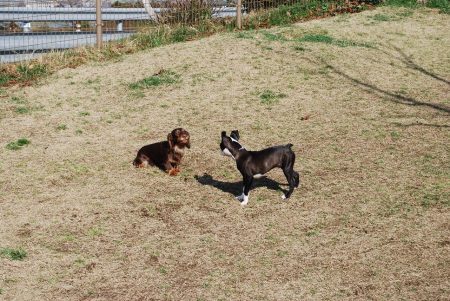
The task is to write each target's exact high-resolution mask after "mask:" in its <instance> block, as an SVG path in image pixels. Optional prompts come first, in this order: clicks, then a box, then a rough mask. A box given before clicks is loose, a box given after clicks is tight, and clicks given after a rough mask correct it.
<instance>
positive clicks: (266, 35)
mask: <svg viewBox="0 0 450 301" xmlns="http://www.w3.org/2000/svg"><path fill="white" fill-rule="evenodd" d="M261 33H262V35H263V36H264V38H265V39H266V40H268V41H282V42H284V41H287V39H286V38H285V37H284V36H283V35H282V34H277V33H271V32H268V31H262V32H261Z"/></svg>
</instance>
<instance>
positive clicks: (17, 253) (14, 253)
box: [0, 248, 27, 260]
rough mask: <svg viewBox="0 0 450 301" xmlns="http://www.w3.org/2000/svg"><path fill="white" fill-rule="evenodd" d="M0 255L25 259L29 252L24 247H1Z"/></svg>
mask: <svg viewBox="0 0 450 301" xmlns="http://www.w3.org/2000/svg"><path fill="white" fill-rule="evenodd" d="M0 256H2V257H6V258H8V259H10V260H23V259H24V258H25V257H27V252H26V251H25V250H24V249H22V248H19V249H11V248H1V249H0Z"/></svg>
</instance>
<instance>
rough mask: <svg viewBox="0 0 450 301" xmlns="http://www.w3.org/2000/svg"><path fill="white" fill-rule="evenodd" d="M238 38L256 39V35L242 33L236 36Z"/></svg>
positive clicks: (249, 32)
mask: <svg viewBox="0 0 450 301" xmlns="http://www.w3.org/2000/svg"><path fill="white" fill-rule="evenodd" d="M236 38H238V39H254V38H255V35H254V34H253V32H252V31H240V32H238V33H237V34H236Z"/></svg>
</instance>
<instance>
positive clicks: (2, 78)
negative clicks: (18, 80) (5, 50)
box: [0, 72, 13, 85]
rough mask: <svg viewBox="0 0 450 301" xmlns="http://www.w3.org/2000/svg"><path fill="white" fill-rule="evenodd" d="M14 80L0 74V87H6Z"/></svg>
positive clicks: (9, 76)
mask: <svg viewBox="0 0 450 301" xmlns="http://www.w3.org/2000/svg"><path fill="white" fill-rule="evenodd" d="M12 79H13V77H12V76H11V75H9V74H4V73H3V72H0V85H6V84H7V83H9V81H11V80H12Z"/></svg>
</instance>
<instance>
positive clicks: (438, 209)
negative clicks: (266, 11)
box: [0, 8, 450, 300]
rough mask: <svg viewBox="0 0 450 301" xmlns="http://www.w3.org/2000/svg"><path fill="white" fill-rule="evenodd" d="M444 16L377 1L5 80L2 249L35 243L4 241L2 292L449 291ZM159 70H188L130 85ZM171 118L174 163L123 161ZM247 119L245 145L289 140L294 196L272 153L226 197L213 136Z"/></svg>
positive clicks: (170, 296) (41, 296) (196, 295)
mask: <svg viewBox="0 0 450 301" xmlns="http://www.w3.org/2000/svg"><path fill="white" fill-rule="evenodd" d="M377 14H378V16H377ZM449 27H450V18H449V16H448V15H444V14H438V13H437V12H436V11H432V10H413V11H410V10H404V9H387V8H384V9H377V10H374V11H370V12H364V13H361V14H358V15H350V16H338V17H334V18H329V19H322V20H314V21H311V22H307V23H300V24H296V25H293V26H288V27H280V28H274V29H271V30H261V31H249V32H245V33H242V34H238V33H229V34H219V35H216V36H212V37H210V38H207V39H202V40H199V41H193V42H188V43H182V44H174V45H170V46H166V47H161V48H157V49H151V50H148V51H145V52H142V53H139V54H133V55H130V56H127V57H124V58H123V59H122V60H121V61H118V62H114V63H111V62H108V63H97V64H90V65H86V66H83V67H79V68H77V69H66V70H62V71H60V72H58V73H57V74H55V75H54V76H51V77H50V78H48V79H47V80H46V81H45V82H44V83H42V84H41V85H40V86H37V87H27V88H20V89H19V88H17V89H8V90H6V91H2V93H1V94H0V97H1V98H0V99H1V108H0V109H1V110H0V129H1V136H0V146H1V147H0V155H1V161H0V185H1V186H0V187H1V194H0V195H1V198H0V229H1V231H0V247H1V248H11V249H19V248H20V249H23V250H25V251H26V254H27V256H26V258H24V259H23V260H21V261H13V260H10V259H8V258H6V257H0V266H1V268H0V298H2V299H5V300H47V299H55V300H58V299H67V300H304V299H314V300H337V299H338V300H342V299H348V300H350V299H351V300H355V299H357V300H367V299H376V300H380V299H382V300H399V299H406V300H444V299H446V298H448V295H449V294H450V292H449V282H448V279H450V272H449V271H450V267H449V257H448V254H449V248H450V243H449V238H448V237H449V230H450V229H449V227H450V225H449V217H450V216H449V209H448V208H449V207H448V205H449V203H448V200H449V198H450V197H449V192H450V187H449V175H450V173H449V172H450V170H449V166H450V164H449V157H448V156H449V143H448V141H449V138H450V137H449V136H450V135H449V133H450V132H449V127H450V122H449V111H450V96H449V95H450V77H449V74H450V56H449V53H448V51H445V49H450V36H449V35H448V28H449ZM305 37H307V38H305ZM160 70H167V71H168V72H171V74H176V75H177V80H176V81H174V82H170V83H168V84H163V85H157V86H153V87H150V88H139V89H131V88H130V84H133V83H137V82H139V81H141V80H143V79H145V78H148V77H150V76H152V75H154V74H157V73H158V71H160ZM268 91H269V92H270V93H269V92H268ZM269 94H270V95H275V96H277V97H275V98H274V99H275V100H274V101H263V100H264V99H266V98H265V97H262V95H269ZM281 95H282V97H281ZM18 107H26V108H27V110H24V109H18ZM306 116H307V118H306ZM178 126H183V127H184V128H186V129H187V130H188V131H189V132H190V133H191V138H192V149H191V150H190V151H189V152H187V153H186V155H185V157H184V165H183V166H182V168H183V170H182V173H181V175H180V176H178V177H169V176H167V175H165V174H163V173H162V172H160V171H159V170H157V169H152V168H148V169H135V168H134V167H133V166H132V164H131V162H132V160H133V158H134V156H135V154H136V151H137V149H138V148H139V147H141V146H142V145H144V144H147V143H149V142H153V141H158V140H160V139H163V138H164V137H166V136H167V133H168V132H169V131H170V130H172V129H173V128H175V127H178ZM236 128H237V129H239V130H240V132H241V136H242V137H241V141H242V143H243V144H244V145H245V146H246V147H247V148H248V149H261V148H263V147H266V146H270V145H274V144H282V143H288V142H290V143H293V144H294V150H295V151H296V153H297V158H298V159H297V162H296V170H298V171H299V172H300V175H301V181H302V185H301V186H300V188H299V189H297V190H296V191H295V192H294V194H293V195H292V198H291V199H290V200H289V201H288V202H283V201H282V200H281V198H280V196H281V192H280V191H279V190H280V189H286V185H285V184H286V183H285V179H284V176H283V175H282V173H281V172H279V171H274V172H271V173H270V174H269V178H268V179H262V180H259V181H256V183H255V187H254V189H253V190H252V191H251V192H250V201H249V205H248V206H247V207H246V208H241V206H240V205H239V203H238V202H237V201H236V200H234V197H233V195H235V194H236V195H237V194H239V192H240V189H241V186H240V185H241V183H240V181H241V179H240V176H239V173H238V171H237V170H236V168H235V166H234V163H233V162H232V161H231V160H229V158H225V157H222V156H220V154H219V138H220V131H221V130H228V131H229V130H231V129H236ZM22 138H24V139H27V141H29V143H28V144H26V145H24V146H22V147H21V148H20V149H17V150H13V149H8V148H7V147H6V145H8V144H9V143H11V142H16V141H18V140H19V139H22Z"/></svg>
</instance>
